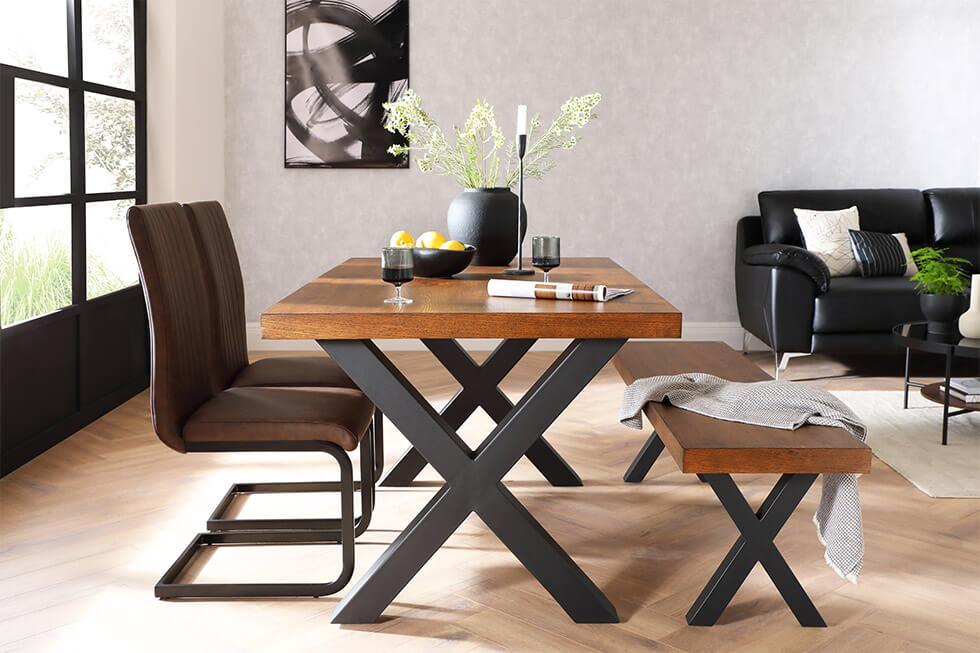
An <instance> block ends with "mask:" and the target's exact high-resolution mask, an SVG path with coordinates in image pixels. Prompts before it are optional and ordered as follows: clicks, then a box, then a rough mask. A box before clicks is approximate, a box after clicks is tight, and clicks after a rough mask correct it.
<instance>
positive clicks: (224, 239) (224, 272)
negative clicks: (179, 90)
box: [183, 201, 384, 535]
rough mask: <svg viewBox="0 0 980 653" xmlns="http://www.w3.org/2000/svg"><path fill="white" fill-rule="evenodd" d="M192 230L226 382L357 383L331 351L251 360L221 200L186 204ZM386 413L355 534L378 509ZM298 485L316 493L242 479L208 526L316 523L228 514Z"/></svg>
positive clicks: (241, 289)
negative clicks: (247, 500)
mask: <svg viewBox="0 0 980 653" xmlns="http://www.w3.org/2000/svg"><path fill="white" fill-rule="evenodd" d="M183 206H184V210H185V211H186V213H187V217H188V219H189V220H190V225H191V230H192V231H193V233H194V238H195V240H196V241H197V245H198V249H199V251H200V254H201V261H203V263H204V267H205V278H206V280H207V289H208V294H209V297H210V301H211V306H212V309H213V310H212V320H211V325H212V335H213V338H214V348H213V357H214V360H213V365H214V367H215V370H216V372H215V375H216V377H217V379H218V380H219V382H220V383H221V384H223V386H231V387H235V388H241V387H328V388H355V389H356V388H357V385H355V384H354V382H353V381H352V380H351V379H350V377H349V376H347V374H346V373H344V371H343V370H342V369H340V366H339V365H337V364H336V363H335V362H334V361H333V360H332V359H331V358H330V357H329V356H327V355H325V354H321V355H318V356H278V357H271V358H262V359H260V360H257V361H255V362H254V363H249V360H248V347H247V344H246V337H245V284H244V282H243V281H242V268H241V264H240V263H239V260H238V251H237V249H236V247H235V239H234V237H233V236H232V234H231V228H230V227H229V226H228V219H227V217H226V216H225V211H224V209H223V208H222V207H221V203H220V202H217V201H208V202H191V203H189V204H184V205H183ZM382 423H383V419H382V415H381V412H380V411H378V410H375V416H374V422H373V424H372V427H371V428H372V430H373V432H372V436H373V442H374V461H375V466H374V473H373V479H372V480H373V482H367V480H366V479H365V478H362V479H361V483H362V484H361V489H362V492H361V515H360V516H359V517H357V519H356V534H357V535H360V534H361V533H363V532H364V531H365V530H367V527H368V525H369V524H370V521H371V514H372V512H373V510H374V500H375V494H374V488H375V484H376V483H377V481H378V479H379V478H380V477H381V473H382V472H383V471H384V448H383V439H384V438H383V433H382V430H381V429H382ZM300 488H307V491H312V492H316V491H318V490H317V489H316V486H315V485H311V484H307V483H292V484H290V483H276V484H271V483H265V484H262V485H261V486H256V485H255V484H251V483H248V484H244V483H239V484H235V485H233V486H232V487H231V488H229V490H228V492H227V493H226V494H225V497H224V498H223V499H222V501H221V503H220V504H219V505H218V508H216V509H215V512H214V514H213V515H212V516H211V519H209V520H208V530H212V531H214V530H242V529H253V528H316V527H317V526H318V523H319V520H263V521H258V520H235V519H225V518H224V513H225V512H226V511H227V509H228V508H229V507H230V506H231V504H232V503H233V502H234V501H235V497H236V496H239V495H247V494H256V493H266V492H297V491H300Z"/></svg>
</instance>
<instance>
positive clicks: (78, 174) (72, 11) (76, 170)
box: [65, 0, 88, 304]
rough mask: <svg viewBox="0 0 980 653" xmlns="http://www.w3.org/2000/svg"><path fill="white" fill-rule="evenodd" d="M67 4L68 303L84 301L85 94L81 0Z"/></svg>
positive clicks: (85, 280) (85, 276)
mask: <svg viewBox="0 0 980 653" xmlns="http://www.w3.org/2000/svg"><path fill="white" fill-rule="evenodd" d="M65 1H66V2H67V3H68V78H69V80H70V81H71V85H70V87H69V89H68V132H69V141H70V152H71V153H70V155H69V159H70V165H71V195H72V202H71V271H72V284H71V294H72V303H74V304H82V303H84V302H85V300H86V299H87V297H86V294H87V292H88V290H87V287H86V286H87V276H88V275H87V274H86V265H85V263H86V261H85V258H86V248H85V245H86V243H85V92H84V91H83V90H82V85H81V81H82V19H83V17H82V0H65Z"/></svg>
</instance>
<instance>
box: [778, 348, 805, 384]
mask: <svg viewBox="0 0 980 653" xmlns="http://www.w3.org/2000/svg"><path fill="white" fill-rule="evenodd" d="M772 353H773V355H774V356H775V359H776V360H775V366H776V380H777V381H778V380H779V373H780V372H785V371H786V368H787V367H789V361H790V360H791V359H793V358H799V357H800V356H809V355H810V353H809V352H796V351H794V352H784V353H783V354H780V353H779V352H777V351H773V352H772Z"/></svg>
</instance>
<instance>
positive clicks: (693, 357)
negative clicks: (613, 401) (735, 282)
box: [613, 342, 871, 474]
mask: <svg viewBox="0 0 980 653" xmlns="http://www.w3.org/2000/svg"><path fill="white" fill-rule="evenodd" d="M613 362H614V364H615V365H616V369H617V370H618V371H619V373H620V375H621V376H622V377H623V381H625V382H626V383H627V384H630V383H633V382H634V381H636V380H637V379H639V378H644V377H648V376H660V375H669V374H683V373H685V372H704V373H706V374H713V375H714V376H717V377H720V378H723V379H728V380H729V381H738V382H743V383H747V382H753V381H771V380H772V377H771V376H769V375H768V374H766V373H765V372H763V371H762V370H761V369H759V367H758V366H757V365H755V364H754V363H752V362H751V361H749V360H748V359H747V358H746V357H745V356H743V355H742V354H739V353H737V352H736V351H735V350H733V349H732V348H731V347H729V346H728V345H726V344H725V343H722V342H697V343H694V342H638V343H627V344H626V345H624V346H623V348H622V349H620V350H619V353H618V354H616V357H615V358H614V359H613ZM644 413H645V414H646V416H647V418H648V419H649V420H650V422H651V423H652V424H653V426H654V428H655V429H656V431H657V433H658V434H659V435H660V438H661V439H662V440H663V441H664V445H665V446H666V447H667V450H668V451H670V454H671V456H673V458H674V460H676V461H677V463H678V465H679V466H680V468H681V471H683V472H685V473H698V474H712V473H725V474H735V473H758V474H763V473H788V472H791V473H800V474H823V473H833V472H841V473H853V474H867V473H868V472H870V471H871V449H870V448H869V447H868V446H867V445H866V444H864V443H863V442H860V441H859V440H857V439H855V438H854V437H852V436H851V435H850V434H849V433H848V432H847V431H845V430H844V429H842V428H836V427H831V426H803V427H801V428H799V429H797V430H795V431H790V430H785V429H774V428H768V427H764V426H755V425H752V424H742V423H739V422H727V421H721V420H718V419H714V418H712V417H705V416H704V415H699V414H697V413H693V412H691V411H689V410H684V409H683V408H677V407H676V406H671V405H670V404H662V403H656V402H650V403H648V404H647V405H646V408H645V409H644Z"/></svg>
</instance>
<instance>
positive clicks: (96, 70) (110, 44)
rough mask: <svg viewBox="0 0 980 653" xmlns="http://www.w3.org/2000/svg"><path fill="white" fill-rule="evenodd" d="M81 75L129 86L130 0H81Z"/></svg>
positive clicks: (131, 4)
mask: <svg viewBox="0 0 980 653" xmlns="http://www.w3.org/2000/svg"><path fill="white" fill-rule="evenodd" d="M82 43H83V47H82V76H83V77H84V78H85V81H88V82H96V83H98V84H105V85H107V86H118V87H121V88H128V89H130V90H132V89H133V0H82Z"/></svg>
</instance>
